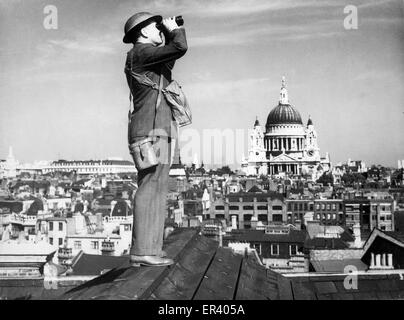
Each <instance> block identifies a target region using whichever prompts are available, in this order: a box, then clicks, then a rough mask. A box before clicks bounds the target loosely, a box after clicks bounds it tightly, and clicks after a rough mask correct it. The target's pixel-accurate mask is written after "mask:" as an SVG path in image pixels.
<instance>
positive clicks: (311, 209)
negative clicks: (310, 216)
mask: <svg viewBox="0 0 404 320" xmlns="http://www.w3.org/2000/svg"><path fill="white" fill-rule="evenodd" d="M313 210H314V205H313V204H312V203H310V211H313Z"/></svg>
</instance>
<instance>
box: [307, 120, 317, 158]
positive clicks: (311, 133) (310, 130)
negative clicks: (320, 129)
mask: <svg viewBox="0 0 404 320" xmlns="http://www.w3.org/2000/svg"><path fill="white" fill-rule="evenodd" d="M305 141H306V145H305V154H306V156H307V158H308V159H309V160H320V149H319V147H318V144H317V132H316V130H315V129H314V124H313V120H311V117H310V116H309V120H308V121H307V127H306V139H305Z"/></svg>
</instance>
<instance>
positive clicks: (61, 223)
mask: <svg viewBox="0 0 404 320" xmlns="http://www.w3.org/2000/svg"><path fill="white" fill-rule="evenodd" d="M59 231H63V222H59Z"/></svg>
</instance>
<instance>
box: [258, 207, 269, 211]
mask: <svg viewBox="0 0 404 320" xmlns="http://www.w3.org/2000/svg"><path fill="white" fill-rule="evenodd" d="M257 209H258V210H268V207H267V206H257Z"/></svg>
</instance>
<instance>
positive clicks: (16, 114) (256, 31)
mask: <svg viewBox="0 0 404 320" xmlns="http://www.w3.org/2000/svg"><path fill="white" fill-rule="evenodd" d="M48 4H49V3H48V1H36V0H33V1H10V0H1V1H0V21H1V22H0V30H1V31H0V43H1V49H0V66H1V75H0V105H1V108H0V158H5V157H6V156H7V153H8V147H9V146H10V145H11V146H13V149H14V155H15V156H16V158H17V159H19V160H20V161H22V162H32V161H34V160H40V159H58V158H63V159H100V158H107V157H110V156H119V157H122V158H125V159H129V153H128V149H127V141H126V135H127V109H128V105H129V101H128V88H127V84H126V79H125V76H124V73H123V66H124V61H125V57H126V52H127V51H128V50H129V49H130V46H129V45H125V44H123V43H122V37H123V25H124V22H125V21H126V19H127V18H128V17H129V16H130V15H131V14H133V13H135V12H137V11H150V12H153V13H158V14H162V15H163V16H172V15H179V14H182V15H183V17H184V19H185V27H186V32H187V38H188V45H189V49H188V53H187V55H186V56H184V58H182V59H180V60H179V61H177V63H176V66H175V69H174V78H175V79H177V80H178V81H179V82H180V83H181V84H182V86H183V89H184V91H185V92H186V94H187V96H188V98H189V100H190V102H191V108H192V111H193V124H192V125H191V126H189V127H187V129H196V130H198V132H200V134H202V131H203V130H204V129H216V128H217V129H220V130H225V129H231V130H237V129H245V130H246V131H247V130H248V129H251V128H252V126H253V124H254V121H255V119H256V116H257V117H258V119H259V121H260V123H261V124H262V125H265V122H266V118H267V116H268V113H269V111H270V110H271V109H272V108H273V107H274V106H275V105H276V104H277V103H278V98H279V90H280V86H281V78H282V76H285V77H286V82H287V89H288V93H289V98H290V103H291V104H292V105H293V106H294V107H295V108H296V109H297V110H299V112H300V114H301V115H302V118H303V122H304V123H306V122H307V119H308V116H309V115H310V116H311V118H312V119H313V122H314V125H315V127H316V130H317V132H318V136H319V138H318V142H319V147H320V149H321V152H322V153H324V152H326V151H328V152H329V153H330V157H331V161H332V162H333V163H335V162H339V161H345V160H347V159H348V158H351V159H361V160H364V161H365V162H366V163H368V164H372V163H374V164H378V163H380V164H383V165H389V166H397V160H398V159H403V158H404V151H403V145H404V135H403V134H402V133H403V130H402V124H403V121H404V114H403V111H404V109H403V99H404V91H403V90H402V83H403V81H404V59H403V52H404V50H403V43H404V37H403V34H404V33H403V30H404V29H403V23H404V20H403V11H402V10H403V9H402V8H403V7H402V2H401V1H397V0H395V1H337V0H331V1H295V0H293V1H271V2H267V1H257V0H251V1H241V0H239V1H196V0H192V1H154V2H150V1H136V2H134V1H105V2H102V3H100V2H99V1H94V0H91V1H88V0H86V1H73V2H72V1H69V2H66V1H60V0H56V1H53V2H52V4H53V5H55V6H56V7H57V9H58V29H57V30H46V29H45V28H44V26H43V20H44V17H45V16H46V15H45V14H44V12H43V9H44V7H45V6H46V5H48ZM349 4H353V5H355V6H357V8H358V16H359V24H358V29H357V30H346V29H345V28H344V25H343V21H344V18H345V17H346V15H347V14H345V13H344V7H345V6H347V5H349ZM246 135H247V132H246ZM245 141H247V139H246V140H245ZM246 152H247V145H245V153H246ZM197 153H198V156H199V159H200V160H203V154H200V152H197ZM182 156H183V162H186V163H189V162H191V161H192V159H193V155H186V154H183V155H182ZM236 156H237V160H238V161H240V160H241V154H239V155H236ZM223 164H225V163H223Z"/></svg>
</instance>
